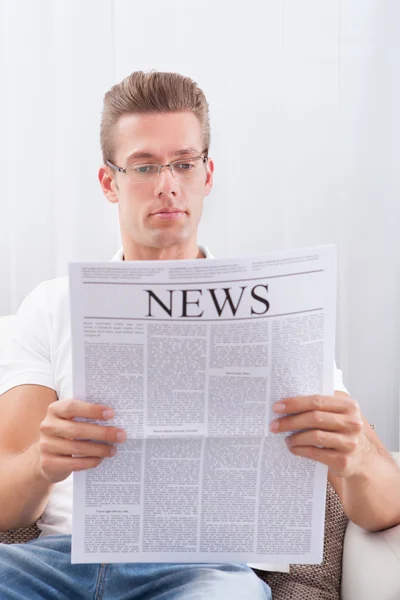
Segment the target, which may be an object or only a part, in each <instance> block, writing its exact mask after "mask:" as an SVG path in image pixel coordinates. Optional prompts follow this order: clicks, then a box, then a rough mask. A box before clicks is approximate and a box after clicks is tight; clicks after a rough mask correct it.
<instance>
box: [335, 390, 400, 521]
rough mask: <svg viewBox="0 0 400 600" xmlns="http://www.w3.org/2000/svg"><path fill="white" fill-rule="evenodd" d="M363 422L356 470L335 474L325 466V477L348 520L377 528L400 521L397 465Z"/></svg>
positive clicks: (399, 490) (399, 481)
mask: <svg viewBox="0 0 400 600" xmlns="http://www.w3.org/2000/svg"><path fill="white" fill-rule="evenodd" d="M335 395H338V396H339V395H347V394H345V393H344V392H335ZM363 423H364V432H363V436H362V437H361V441H360V446H361V447H360V448H359V451H360V452H361V453H362V456H363V458H364V460H363V461H362V463H361V464H362V468H361V469H360V472H359V473H357V474H355V475H353V476H350V477H338V476H337V475H335V474H334V473H332V471H331V470H329V481H330V482H331V484H332V486H333V487H334V489H335V490H336V492H337V494H338V496H339V498H340V501H341V503H342V505H343V508H344V511H345V513H346V515H347V516H348V517H349V519H350V520H351V521H353V522H354V523H356V525H359V526H360V527H363V528H364V529H368V530H370V531H380V530H382V529H388V528H389V527H393V526H394V525H399V524H400V469H399V467H398V466H397V464H396V462H395V461H394V460H393V458H392V456H391V455H390V453H389V452H388V451H387V450H386V448H385V446H384V445H383V443H382V442H381V441H380V439H379V437H378V436H377V435H376V433H375V431H374V430H373V429H372V428H371V426H370V425H369V423H368V421H367V420H366V419H365V417H363Z"/></svg>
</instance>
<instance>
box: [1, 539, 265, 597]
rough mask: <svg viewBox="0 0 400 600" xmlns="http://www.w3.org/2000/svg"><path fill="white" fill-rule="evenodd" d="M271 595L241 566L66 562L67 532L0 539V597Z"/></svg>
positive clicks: (67, 557)
mask: <svg viewBox="0 0 400 600" xmlns="http://www.w3.org/2000/svg"><path fill="white" fill-rule="evenodd" d="M180 598H188V599H190V600H216V599H217V598H218V599H221V600H228V599H229V600H247V599H248V600H271V599H272V596H271V590H270V588H269V587H268V586H267V585H266V584H265V583H264V582H263V581H261V579H259V578H258V577H257V575H255V573H253V571H252V570H251V569H250V568H249V567H247V566H246V565H239V564H209V563H204V564H203V563H202V564H198V563H187V564H168V563H140V564H136V563H122V564H120V563H115V564H101V565H100V564H84V565H80V564H79V565H75V564H74V565H72V564H71V536H70V535H50V536H45V537H42V538H38V539H36V540H33V541H31V542H28V543H27V544H11V545H6V544H0V600H52V599H54V600H84V599H85V600H89V599H90V600H139V599H140V600H150V599H151V600H178V599H180Z"/></svg>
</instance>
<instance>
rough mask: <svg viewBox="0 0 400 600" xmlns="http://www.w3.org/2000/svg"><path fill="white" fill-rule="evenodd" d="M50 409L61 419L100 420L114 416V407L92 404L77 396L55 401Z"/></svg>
mask: <svg viewBox="0 0 400 600" xmlns="http://www.w3.org/2000/svg"><path fill="white" fill-rule="evenodd" d="M49 410H50V411H51V412H52V413H53V414H54V415H55V416H56V417H58V418H60V419H74V418H86V419H91V420H94V421H100V420H104V419H105V420H107V419H111V418H112V417H113V416H114V411H113V409H112V408H111V407H110V406H107V405H106V404H91V403H90V402H84V401H83V400H76V399H75V398H69V399H66V400H58V401H57V402H53V403H52V404H51V405H50V407H49Z"/></svg>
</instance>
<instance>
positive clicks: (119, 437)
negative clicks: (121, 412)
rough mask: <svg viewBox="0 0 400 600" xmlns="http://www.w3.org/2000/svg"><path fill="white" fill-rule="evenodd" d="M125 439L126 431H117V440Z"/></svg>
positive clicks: (122, 440)
mask: <svg viewBox="0 0 400 600" xmlns="http://www.w3.org/2000/svg"><path fill="white" fill-rule="evenodd" d="M125 440H126V431H123V430H122V429H121V431H118V433H117V442H124V441H125Z"/></svg>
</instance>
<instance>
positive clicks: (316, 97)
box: [0, 0, 400, 450]
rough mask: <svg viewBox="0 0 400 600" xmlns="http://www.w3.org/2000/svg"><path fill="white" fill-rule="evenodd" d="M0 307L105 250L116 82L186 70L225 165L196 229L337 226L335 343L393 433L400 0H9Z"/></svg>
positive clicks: (1, 5)
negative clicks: (105, 168)
mask: <svg viewBox="0 0 400 600" xmlns="http://www.w3.org/2000/svg"><path fill="white" fill-rule="evenodd" d="M0 10H1V12H0V28H1V29H0V44H1V46H0V165H1V175H2V176H1V183H2V186H1V196H0V274H1V295H0V314H8V313H13V312H15V310H16V309H17V307H18V305H19V303H20V302H21V300H22V298H23V297H24V296H25V295H26V294H27V293H28V292H29V291H30V290H31V289H32V288H33V287H34V286H35V285H36V284H37V283H39V282H40V281H42V280H44V279H49V278H51V277H56V276H60V275H64V274H66V272H67V264H68V261H70V260H83V259H89V260H90V259H95V260H99V259H101V260H104V259H108V258H110V257H111V256H112V254H113V253H114V251H115V250H116V248H117V247H118V245H119V234H118V226H117V215H116V209H115V207H114V206H111V205H109V204H108V203H107V201H106V200H105V199H104V197H103V196H102V194H101V191H100V187H99V184H98V182H97V169H98V166H99V164H100V150H99V122H100V112H101V105H102V98H103V95H104V93H105V92H106V91H107V90H108V89H109V87H110V86H111V85H112V84H113V83H115V82H116V81H119V80H120V79H122V77H124V76H126V75H127V74H129V73H130V72H131V71H133V70H137V69H145V70H147V69H151V68H154V69H158V70H167V71H178V72H181V73H183V74H185V75H189V76H191V77H193V78H194V79H195V80H196V81H198V82H199V84H200V85H201V87H202V88H203V89H204V91H205V92H206V95H207V97H208V100H209V102H210V107H211V125H212V145H211V154H212V156H213V158H214V159H215V162H216V182H215V188H214V191H213V193H212V195H211V196H210V197H209V199H207V201H206V211H205V215H204V220H203V224H202V226H201V241H202V242H204V243H206V244H207V245H208V246H209V247H210V248H211V249H212V251H213V252H214V254H217V255H220V256H227V255H233V254H240V253H249V252H267V251H269V250H274V249H278V248H284V247H286V248H287V247H296V246H310V245H314V244H320V243H335V244H337V246H338V249H339V256H340V272H339V294H338V327H337V360H338V362H339V364H340V366H341V368H342V369H343V371H344V376H345V382H346V384H347V386H348V388H349V390H350V391H351V393H352V395H353V396H354V397H356V398H357V399H358V400H359V402H360V404H361V406H362V408H363V411H364V413H365V414H366V415H367V417H368V419H369V420H370V421H371V422H374V423H375V424H376V426H377V429H378V432H379V434H380V436H381V437H382V439H383V440H384V441H385V442H386V444H387V445H388V446H389V447H390V448H391V449H392V450H395V449H396V448H397V447H398V437H399V358H400V352H399V341H398V340H399V334H400V327H399V325H400V323H399V309H398V306H399V303H400V285H399V258H400V247H399V244H400V242H399V239H400V236H399V234H398V231H397V230H398V223H399V217H400V202H399V201H400V169H399V156H400V147H399V145H400V143H399V140H400V111H399V108H398V107H399V106H400V78H399V73H400V41H399V40H400V35H399V31H400V3H399V2H398V1H397V0H346V1H341V0H325V1H324V2H321V0H302V2H299V1H298V0H247V1H246V2H241V1H240V2H239V1H238V0H237V1H235V0H229V1H228V0H222V1H220V2H215V1H214V0H202V2H201V3H193V2H187V0H170V1H169V2H163V1H162V0H152V2H138V0H85V1H82V0H79V1H78V0H64V1H63V0H58V1H52V0H41V1H40V2H37V1H36V2H35V1H33V0H19V1H18V2H15V1H14V0H8V1H7V0H0Z"/></svg>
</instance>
